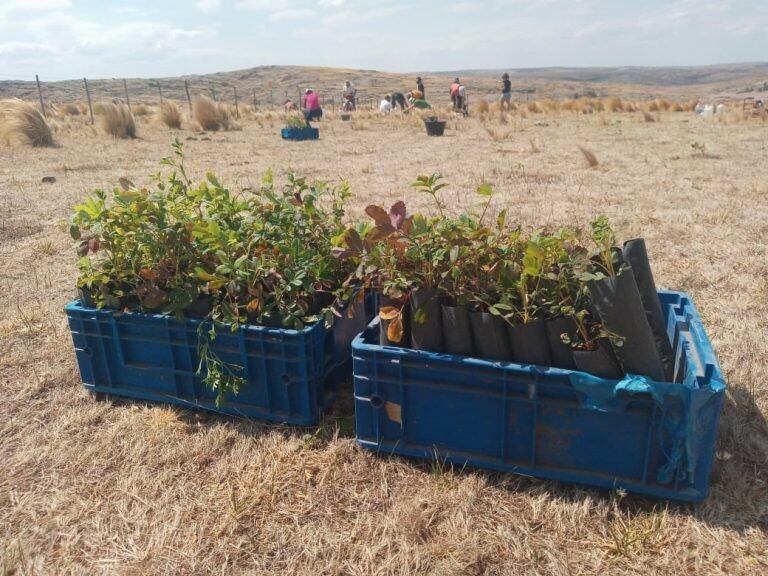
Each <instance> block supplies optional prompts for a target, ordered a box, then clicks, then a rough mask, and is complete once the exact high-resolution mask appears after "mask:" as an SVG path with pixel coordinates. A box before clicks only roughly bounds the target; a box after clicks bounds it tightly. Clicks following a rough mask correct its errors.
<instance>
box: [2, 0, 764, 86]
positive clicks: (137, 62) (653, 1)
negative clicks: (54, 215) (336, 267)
mask: <svg viewBox="0 0 768 576" xmlns="http://www.w3.org/2000/svg"><path fill="white" fill-rule="evenodd" d="M767 30H768V0H723V1H715V0H711V1H710V0H704V1H699V2H696V1H693V0H677V1H668V0H645V1H634V2H631V1H625V0H621V1H611V2H607V1H601V2H598V1H592V0H528V1H523V0H459V1H453V0H443V1H439V0H190V1H187V2H184V1H181V0H138V1H135V2H109V1H105V0H101V1H98V0H0V80H8V79H25V80H29V79H34V75H35V74H39V75H40V77H41V78H42V79H43V80H61V79H69V78H82V77H84V76H87V77H90V78H121V77H129V78H131V77H144V78H148V77H163V76H178V75H182V74H204V73H210V72H221V71H227V70H237V69H241V68H249V67H252V66H260V65H273V64H274V65H284V64H295V65H308V66H332V67H345V68H362V69H376V70H383V71H391V72H417V71H418V72H420V71H438V70H462V69H484V68H536V67H546V66H567V67H571V66H669V65H697V64H715V63H730V62H756V61H765V60H768V34H766V31H767Z"/></svg>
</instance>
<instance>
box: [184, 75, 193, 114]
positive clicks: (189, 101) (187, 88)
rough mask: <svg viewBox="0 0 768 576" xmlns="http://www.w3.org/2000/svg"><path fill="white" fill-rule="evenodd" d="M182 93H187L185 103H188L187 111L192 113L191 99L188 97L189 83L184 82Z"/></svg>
mask: <svg viewBox="0 0 768 576" xmlns="http://www.w3.org/2000/svg"><path fill="white" fill-rule="evenodd" d="M184 91H185V92H186V93H187V102H188V103H189V111H190V112H192V98H190V97H189V83H188V82H187V81H186V80H184Z"/></svg>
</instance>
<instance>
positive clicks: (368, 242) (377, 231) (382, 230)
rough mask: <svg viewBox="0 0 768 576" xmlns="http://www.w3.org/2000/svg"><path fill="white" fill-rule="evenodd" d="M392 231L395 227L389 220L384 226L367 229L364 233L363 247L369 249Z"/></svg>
mask: <svg viewBox="0 0 768 576" xmlns="http://www.w3.org/2000/svg"><path fill="white" fill-rule="evenodd" d="M394 231H395V229H394V228H393V227H392V225H391V224H390V223H389V222H387V224H386V226H375V227H373V228H371V229H370V230H368V234H366V235H365V247H366V248H369V249H370V248H371V247H372V246H374V245H376V244H377V243H379V242H381V241H382V240H384V239H385V238H386V237H387V236H389V235H390V234H392V232H394Z"/></svg>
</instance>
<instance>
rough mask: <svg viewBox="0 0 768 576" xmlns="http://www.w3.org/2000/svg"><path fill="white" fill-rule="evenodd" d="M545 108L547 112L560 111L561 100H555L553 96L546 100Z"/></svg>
mask: <svg viewBox="0 0 768 576" xmlns="http://www.w3.org/2000/svg"><path fill="white" fill-rule="evenodd" d="M542 105H543V107H544V109H545V110H546V111H547V112H559V111H560V102H559V101H558V100H553V99H551V98H549V99H547V100H544V102H543V103H542Z"/></svg>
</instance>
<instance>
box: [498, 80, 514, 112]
mask: <svg viewBox="0 0 768 576" xmlns="http://www.w3.org/2000/svg"><path fill="white" fill-rule="evenodd" d="M511 104H512V82H510V81H509V74H507V73H506V72H504V74H502V75H501V101H500V102H499V107H500V108H501V109H502V110H504V109H506V110H509V108H510V105H511Z"/></svg>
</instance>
